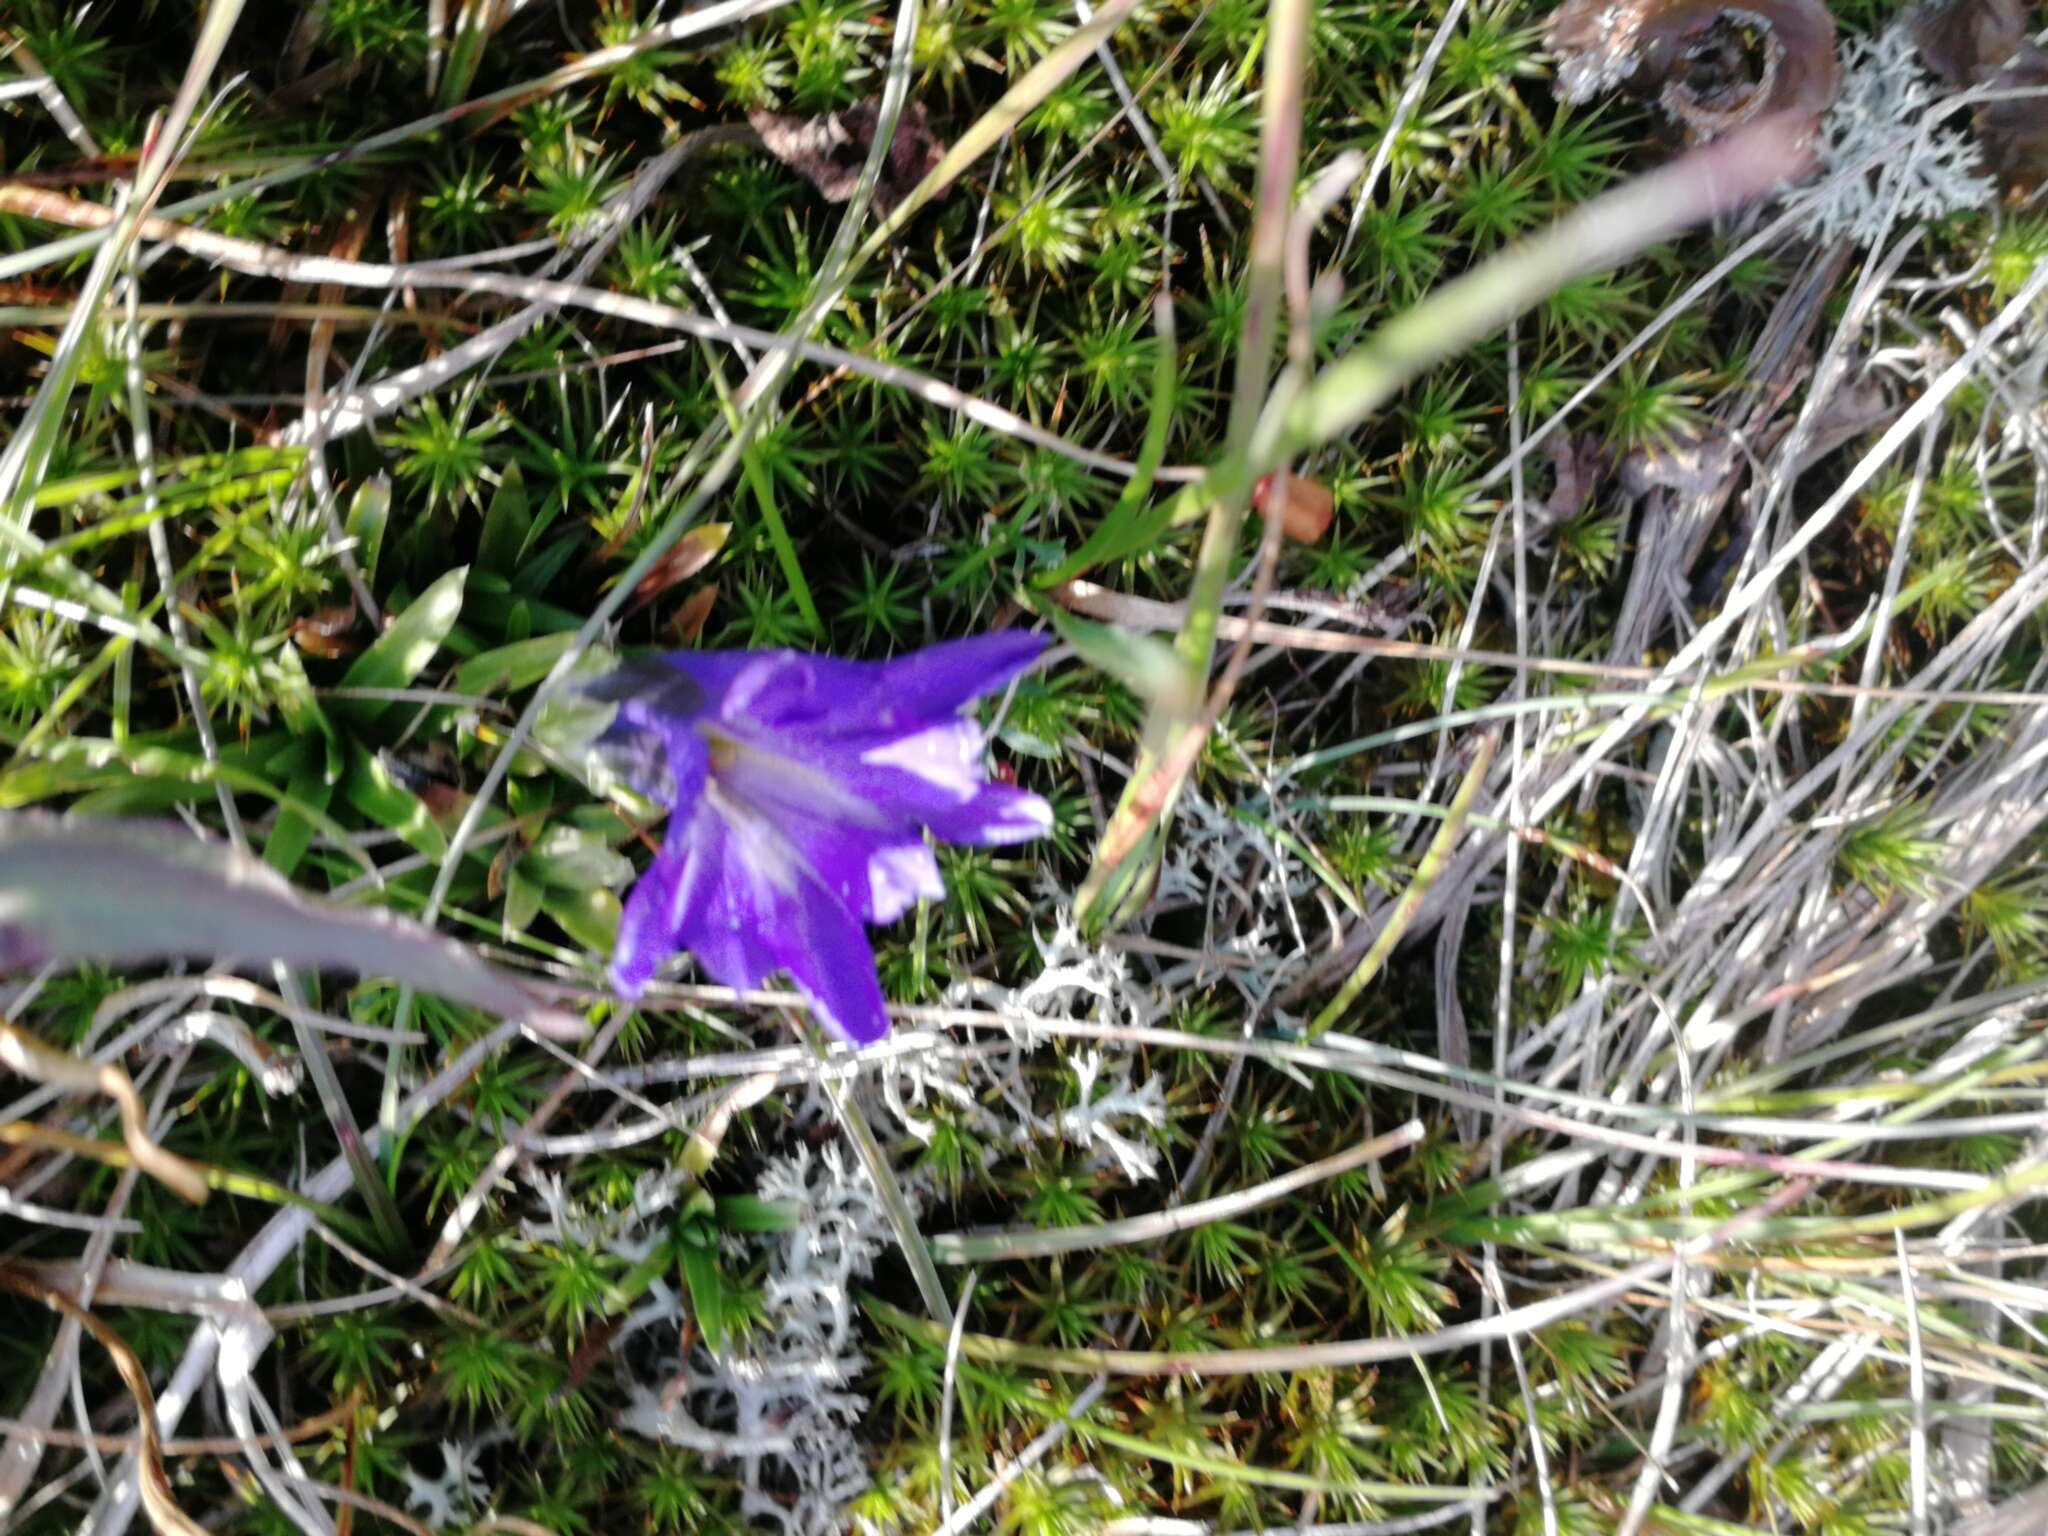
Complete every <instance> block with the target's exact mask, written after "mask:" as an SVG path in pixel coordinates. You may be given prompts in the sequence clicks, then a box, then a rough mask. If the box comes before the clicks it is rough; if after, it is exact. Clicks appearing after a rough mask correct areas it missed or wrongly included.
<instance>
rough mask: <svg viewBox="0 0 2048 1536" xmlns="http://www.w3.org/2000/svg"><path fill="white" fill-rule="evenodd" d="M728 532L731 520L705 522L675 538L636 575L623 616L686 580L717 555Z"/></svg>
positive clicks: (730, 528) (635, 611) (637, 610)
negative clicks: (636, 583) (671, 545)
mask: <svg viewBox="0 0 2048 1536" xmlns="http://www.w3.org/2000/svg"><path fill="white" fill-rule="evenodd" d="M731 532H732V524H731V523H705V524H703V525H702V526H700V527H696V528H692V529H691V530H690V531H689V532H688V533H686V534H684V535H683V536H682V537H681V538H680V539H678V540H676V547H675V548H674V549H672V550H670V551H669V552H668V553H667V554H666V555H663V556H662V557H661V559H660V560H659V561H657V562H656V563H655V567H654V569H653V570H651V571H649V572H648V573H647V574H646V575H645V576H643V577H641V578H640V585H639V586H637V587H635V588H634V589H633V601H632V603H631V604H629V605H628V606H627V609H626V613H627V616H628V617H630V616H632V615H633V614H636V613H638V612H639V611H640V610H641V609H642V608H645V607H646V606H647V605H648V604H649V603H651V602H653V601H654V600H655V599H656V598H657V597H659V596H661V594H662V593H664V592H666V591H667V590H668V589H669V588H670V587H673V586H675V585H676V584H677V583H678V582H684V581H688V580H689V579H690V578H691V577H692V576H694V575H696V574H697V573H698V572H699V571H701V570H703V569H704V567H705V566H707V565H709V564H710V563H711V562H712V561H713V560H715V559H717V558H718V552H719V551H720V550H722V549H724V548H725V541H726V537H727V535H729V534H730V533H731Z"/></svg>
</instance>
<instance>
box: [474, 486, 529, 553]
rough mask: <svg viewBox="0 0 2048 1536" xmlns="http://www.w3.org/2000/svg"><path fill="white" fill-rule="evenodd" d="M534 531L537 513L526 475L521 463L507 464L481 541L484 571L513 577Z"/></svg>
mask: <svg viewBox="0 0 2048 1536" xmlns="http://www.w3.org/2000/svg"><path fill="white" fill-rule="evenodd" d="M532 532H533V512H532V510H531V508H530V506H529V505H528V502H527V499H526V478H525V476H523V475H521V474H520V473H519V466H518V465H517V464H508V465H506V466H505V473H504V475H503V476H502V477H501V478H500V479H499V481H498V490H497V494H496V495H494V496H492V497H491V506H490V510H489V511H487V512H485V513H484V531H483V536H482V537H481V538H480V539H478V540H477V546H476V563H477V564H478V565H479V566H480V567H482V568H483V569H484V570H487V571H491V572H494V573H495V574H497V575H500V576H508V577H509V576H510V575H511V574H512V572H513V571H514V570H516V569H517V568H518V565H519V557H520V556H521V555H522V554H524V553H525V552H526V540H527V536H528V535H529V534H531V533H532Z"/></svg>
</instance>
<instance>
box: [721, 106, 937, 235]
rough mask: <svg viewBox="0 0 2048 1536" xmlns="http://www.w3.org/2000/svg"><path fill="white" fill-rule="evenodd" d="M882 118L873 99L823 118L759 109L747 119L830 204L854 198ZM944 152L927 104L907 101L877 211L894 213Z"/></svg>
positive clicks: (773, 150) (878, 195)
mask: <svg viewBox="0 0 2048 1536" xmlns="http://www.w3.org/2000/svg"><path fill="white" fill-rule="evenodd" d="M880 121H881V108H880V106H879V104H878V103H876V102H874V101H863V102H860V103H858V104H857V105H854V106H851V107H848V108H847V109H846V110H845V111H843V112H827V113H825V114H824V115H823V116H821V117H784V116H782V115H781V114H780V113H777V112H765V111H761V110H759V109H758V108H757V109H756V110H754V111H752V112H749V113H748V114H747V122H748V123H749V124H751V125H752V126H753V129H754V131H755V132H756V133H758V134H760V135H761V143H762V146H763V147H764V148H766V149H767V151H768V153H769V154H771V155H773V156H774V157H775V158H776V159H778V160H780V161H781V162H782V163H783V164H784V165H786V166H788V167H789V168H790V169H792V170H794V171H799V172H801V173H802V174H803V175H804V177H805V178H806V179H807V180H808V181H809V182H810V183H811V185H812V186H814V187H816V188H817V189H818V190H819V191H820V192H822V193H823V194H824V196H825V201H826V202H828V203H843V202H845V201H846V200H847V199H848V198H850V197H852V196H853V189H854V187H855V186H856V185H858V184H859V182H860V172H861V167H862V166H863V165H865V164H866V163H867V158H868V151H869V150H870V149H871V148H873V147H874V142H875V130H876V128H877V127H879V126H880ZM945 153H946V146H945V144H944V142H943V141H942V140H940V138H939V137H938V135H936V134H934V133H933V132H932V129H931V121H930V119H929V118H928V117H927V116H926V114H925V110H924V104H923V103H922V102H917V101H911V102H906V103H904V107H903V114H902V116H901V117H899V118H898V119H897V120H896V137H895V138H893V139H892V140H890V142H889V153H888V156H887V157H886V158H885V159H884V160H883V162H882V174H881V179H880V180H879V181H877V182H876V183H875V208H876V211H877V212H880V213H884V214H886V213H889V212H892V211H893V210H894V209H895V207H896V205H897V204H898V203H900V202H902V201H903V199H904V198H905V197H907V196H909V194H910V191H911V189H912V188H913V187H915V186H916V185H917V184H918V183H919V182H920V181H923V180H924V178H925V177H926V176H927V175H929V174H930V173H931V171H932V170H933V169H934V168H935V167H936V166H937V165H938V163H939V161H940V160H941V159H942V158H943V157H944V155H945Z"/></svg>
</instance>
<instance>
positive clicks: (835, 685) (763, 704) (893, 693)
mask: <svg viewBox="0 0 2048 1536" xmlns="http://www.w3.org/2000/svg"><path fill="white" fill-rule="evenodd" d="M1045 646H1046V639H1045V637H1044V636H1043V635H1035V634H1032V633H1030V632H1029V631H1026V630H1004V631H1002V632H1000V633H998V634H993V635H975V636H972V637H970V638H968V639H965V640H948V641H943V642H941V643H940V644H938V645H930V646H926V647H925V648H924V649H923V650H920V651H912V652H910V653H909V654H908V655H905V656H899V657H897V658H895V659H894V660H893V661H881V662H874V661H843V660H841V659H840V658H838V657H836V656H812V655H807V654H804V653H802V652H798V651H677V652H674V653H672V654H671V655H670V656H668V657H667V658H666V659H667V660H668V661H669V663H670V664H671V665H673V666H675V667H676V668H677V669H679V670H680V671H682V672H685V673H687V674H688V675H689V676H690V677H691V678H692V679H693V680H694V681H695V682H696V683H697V685H698V686H699V687H700V688H702V689H704V690H705V692H706V693H708V694H710V695H711V696H712V697H714V698H716V699H717V700H718V713H719V716H720V718H721V719H722V720H724V721H725V723H726V724H728V725H730V726H734V727H743V728H749V729H751V730H754V731H759V732H762V733H785V732H791V731H799V732H806V733H815V734H818V735H837V734H855V735H862V736H869V737H877V738H879V737H887V736H896V735H903V734H905V733H910V732H915V731H917V730H920V729H922V728H923V727H924V726H925V725H927V724H936V723H939V722H941V721H943V720H946V719H948V718H950V717H951V716H953V715H955V714H957V713H958V712H959V710H960V709H961V708H962V706H964V705H966V704H968V703H969V702H971V701H972V700H974V699H978V698H980V697H981V696H982V695H983V694H985V693H993V692H994V691H995V690H996V689H998V688H1000V687H1002V686H1003V685H1004V684H1006V683H1008V682H1009V681H1010V679H1011V678H1013V677H1015V676H1016V675H1017V674H1018V673H1019V672H1022V671H1023V670H1024V669H1025V668H1026V667H1028V666H1030V665H1031V663H1032V662H1033V661H1035V660H1037V659H1038V657H1039V655H1040V653H1041V652H1043V651H1044V650H1045Z"/></svg>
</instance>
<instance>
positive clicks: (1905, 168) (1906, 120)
mask: <svg viewBox="0 0 2048 1536" xmlns="http://www.w3.org/2000/svg"><path fill="white" fill-rule="evenodd" d="M1841 57H1842V90H1841V94H1840V96H1838V97H1837V98H1836V100H1835V105H1834V108H1833V110H1832V111H1830V112H1829V113H1828V115H1827V117H1826V119H1825V120H1824V121H1823V123H1822V125H1821V137H1820V143H1819V145H1818V149H1819V155H1820V163H1821V174H1820V175H1819V176H1818V177H1817V178H1816V179H1815V180H1814V181H1813V182H1811V183H1810V184H1809V185H1807V186H1806V187H1803V188H1802V189H1800V190H1799V191H1798V192H1796V193H1794V194H1793V196H1792V197H1791V199H1790V203H1791V206H1792V207H1793V208H1795V209H1797V210H1798V211H1799V213H1800V215H1801V224H1802V227H1803V228H1804V229H1805V230H1806V232H1807V233H1808V234H1810V235H1812V236H1813V237H1814V238H1816V239H1819V240H1849V241H1852V242H1854V243H1855V244H1858V245H1874V244H1876V243H1877V242H1878V241H1880V240H1883V239H1884V238H1885V237H1886V235H1887V233H1888V232H1889V231H1891V230H1892V229H1894V228H1895V227H1905V226H1909V225H1911V224H1914V223H1918V222H1922V221H1925V220H1930V219H1940V218H1946V217H1948V216H1949V215H1950V214H1954V213H1962V212H1965V211H1967V210H1969V209H1972V208H1981V207H1983V206H1985V205H1986V204H1987V203H1988V202H1989V201H1990V200H1991V198H1992V196H1993V195H1994V193H1995V192H1996V184H1995V183H1994V182H1993V180H1992V178H1991V177H1990V176H1989V175H1987V174H1985V170H1984V157H1983V155H1982V153H1981V152H1980V151H1979V150H1978V148H1977V145H1976V142H1975V141H1974V140H1973V139H1972V138H1971V137H1970V136H1969V134H1968V131H1967V121H1968V120H1967V119H1966V118H1964V117H1962V116H1960V115H1955V114H1951V115H1950V116H1949V117H1947V118H1945V119H1944V118H1937V117H1935V116H1934V115H1932V114H1931V113H1930V109H1931V108H1935V107H1937V106H1938V104H1939V102H1940V100H1941V97H1942V93H1941V90H1940V88H1939V86H1938V85H1937V84H1936V82H1935V81H1934V79H1933V77H1932V76H1930V75H1929V74H1928V73H1927V70H1926V68H1925V67H1924V66H1923V65H1922V63H1921V61H1920V53H1919V49H1918V48H1917V47H1916V46H1915V44H1914V42H1913V39H1912V37H1911V36H1910V35H1909V33H1908V31H1907V29H1906V28H1905V27H1904V26H1893V27H1890V28H1888V29H1887V30H1886V31H1883V32H1880V33H1879V34H1877V35H1876V36H1875V37H1868V38H1852V39H1851V40H1850V41H1848V42H1847V43H1845V44H1844V45H1843V48H1842V55H1841Z"/></svg>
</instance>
